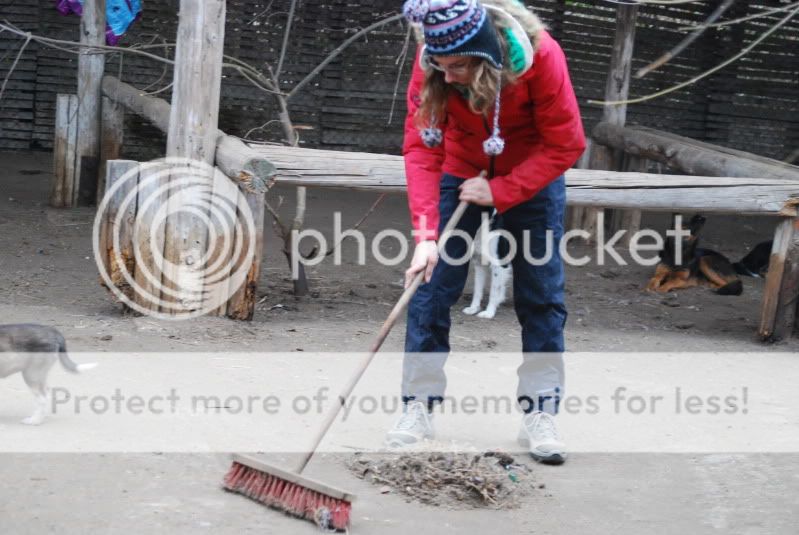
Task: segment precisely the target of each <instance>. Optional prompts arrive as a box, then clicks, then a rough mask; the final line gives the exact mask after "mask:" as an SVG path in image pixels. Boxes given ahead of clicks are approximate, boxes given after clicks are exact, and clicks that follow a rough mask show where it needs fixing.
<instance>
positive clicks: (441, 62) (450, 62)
mask: <svg viewBox="0 0 799 535" xmlns="http://www.w3.org/2000/svg"><path fill="white" fill-rule="evenodd" d="M430 63H431V64H432V66H433V68H434V69H437V70H439V71H442V72H443V73H444V80H445V81H446V82H447V83H448V84H461V85H468V84H469V81H470V80H471V79H472V70H473V69H474V65H475V58H472V57H469V56H436V57H435V58H433V59H432V60H431V61H430Z"/></svg>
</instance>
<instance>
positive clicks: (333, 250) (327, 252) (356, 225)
mask: <svg viewBox="0 0 799 535" xmlns="http://www.w3.org/2000/svg"><path fill="white" fill-rule="evenodd" d="M386 195H388V194H387V193H381V194H380V196H379V197H378V198H377V200H376V201H375V202H374V203H372V206H371V207H370V208H369V210H367V211H366V213H365V214H363V217H361V219H359V220H358V222H357V223H355V226H354V227H352V228H351V229H350V230H358V228H359V227H360V226H361V225H362V224H363V222H364V221H366V219H367V218H368V217H369V216H370V215H372V212H374V211H375V208H377V207H378V206H379V205H380V203H381V202H383V199H385V198H386ZM344 238H346V236H344V237H342V238H341V239H340V240H339V241H338V242H337V243H335V244H333V245H332V246H331V247H330V249H328V250H327V251H325V256H330V255H332V254H333V253H334V252H335V251H336V249H338V247H339V246H340V245H341V242H343V241H344Z"/></svg>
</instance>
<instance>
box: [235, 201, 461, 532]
mask: <svg viewBox="0 0 799 535" xmlns="http://www.w3.org/2000/svg"><path fill="white" fill-rule="evenodd" d="M467 206H468V203H466V202H464V201H461V202H460V204H458V206H457V208H455V211H454V212H453V214H452V217H450V219H449V221H448V222H447V225H446V226H445V227H444V230H443V231H442V233H441V236H442V239H441V241H440V242H439V245H438V249H439V251H441V250H442V249H443V247H444V243H446V241H447V238H448V237H449V234H450V233H451V232H452V230H453V229H454V228H455V226H456V225H457V224H458V222H459V221H460V219H461V217H462V216H463V213H464V211H465V210H466V207H467ZM423 279H424V271H420V272H419V273H418V274H417V275H416V276H415V277H414V279H413V282H411V285H410V286H408V288H406V289H405V291H404V292H403V293H402V296H400V298H399V300H398V301H397V304H396V305H394V308H393V309H392V310H391V313H390V314H389V315H388V318H386V321H385V322H384V323H383V326H382V327H381V328H380V332H379V333H378V334H377V338H376V339H375V342H374V344H372V348H371V350H370V352H369V354H368V355H367V356H366V357H365V358H364V359H363V361H362V362H361V363H360V364H359V366H358V368H357V369H356V371H355V373H354V374H353V375H352V377H350V380H349V382H348V383H347V385H346V386H345V387H344V388H343V389H342V391H341V393H340V394H339V396H338V401H339V403H334V404H333V406H332V407H331V409H330V410H329V411H328V413H327V415H326V417H325V421H324V423H323V424H322V427H321V428H320V429H319V431H318V432H317V434H316V437H315V438H314V441H313V445H312V447H311V449H310V450H309V451H308V452H307V453H305V454H304V456H303V458H302V459H301V461H300V462H299V464H298V465H297V467H296V468H295V470H294V471H292V472H289V471H286V470H284V469H282V468H278V467H276V466H273V465H270V464H267V463H264V462H263V461H261V460H259V459H257V458H254V457H251V456H248V455H242V454H234V455H233V465H232V466H231V467H230V471H229V472H228V473H227V475H226V476H225V481H224V483H223V487H224V488H225V489H226V490H229V491H231V492H237V493H239V494H243V495H244V496H247V497H248V498H252V499H253V500H255V501H257V502H259V503H262V504H264V505H267V506H269V507H273V508H275V509H280V510H282V511H285V512H286V513H288V514H290V515H293V516H297V517H299V518H305V519H307V520H311V521H312V522H315V523H316V524H317V525H319V526H320V527H321V528H324V529H335V530H342V531H343V530H346V529H347V527H348V526H349V523H350V512H351V510H352V502H353V501H354V500H355V495H354V494H351V493H348V492H346V491H344V490H341V489H337V488H335V487H331V486H329V485H327V484H325V483H322V482H321V481H317V480H314V479H310V478H308V477H305V476H302V475H301V474H302V471H303V470H305V467H306V466H307V465H308V463H309V462H310V460H311V457H313V455H314V453H315V452H316V448H318V447H319V444H320V443H321V442H322V439H323V438H324V437H325V435H326V434H327V432H328V430H329V429H330V427H331V426H332V425H333V422H334V421H335V420H336V417H337V416H338V413H339V411H340V410H341V407H343V406H344V403H345V402H346V400H347V398H349V397H350V395H351V394H352V391H353V390H354V389H355V386H356V385H357V384H358V381H359V380H360V379H361V376H363V374H364V372H365V371H366V368H367V367H368V366H369V364H370V363H371V362H372V359H373V358H374V357H375V355H376V354H377V352H378V350H379V349H380V346H382V345H383V342H384V341H385V339H386V337H387V336H388V333H389V332H391V328H392V327H393V326H394V323H396V321H397V318H398V317H399V315H400V314H401V313H402V311H403V310H404V309H405V307H406V306H407V304H408V301H410V299H411V297H412V296H413V294H414V293H415V292H416V289H417V288H418V287H419V285H420V284H421V283H422V280H423Z"/></svg>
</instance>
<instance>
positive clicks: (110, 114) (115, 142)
mask: <svg viewBox="0 0 799 535" xmlns="http://www.w3.org/2000/svg"><path fill="white" fill-rule="evenodd" d="M102 98H103V109H102V115H101V121H100V180H99V181H98V184H97V198H98V199H100V198H102V196H103V195H105V181H106V176H107V175H108V171H107V169H106V165H107V162H109V161H110V160H118V159H119V157H120V155H121V154H122V139H123V137H124V129H125V109H124V108H123V107H122V105H120V104H119V103H115V102H112V101H111V99H110V98H108V97H102Z"/></svg>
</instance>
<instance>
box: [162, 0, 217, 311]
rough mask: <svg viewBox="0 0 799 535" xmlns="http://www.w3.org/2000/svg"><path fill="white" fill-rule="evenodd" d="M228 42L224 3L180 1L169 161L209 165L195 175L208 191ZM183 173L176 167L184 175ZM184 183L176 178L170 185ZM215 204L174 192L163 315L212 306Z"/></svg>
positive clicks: (194, 190)
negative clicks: (210, 251) (209, 285)
mask: <svg viewBox="0 0 799 535" xmlns="http://www.w3.org/2000/svg"><path fill="white" fill-rule="evenodd" d="M224 36H225V0H206V1H205V2H197V1H196V0H181V2H180V18H179V21H178V34H177V46H176V49H175V74H174V87H173V90H172V105H171V109H170V112H171V113H170V116H169V131H168V132H167V142H166V155H167V158H184V159H188V160H191V161H200V162H204V163H205V164H208V166H209V167H208V173H202V171H201V170H197V171H196V172H197V173H200V174H201V175H200V176H199V177H198V178H200V180H201V181H206V180H209V182H208V185H209V186H210V185H212V184H213V171H212V169H213V167H212V166H213V163H214V157H215V155H216V142H217V137H218V134H217V131H218V128H217V126H218V123H219V97H220V94H221V87H222V55H223V46H224V41H225V39H224ZM182 167H183V166H182V165H181V166H176V168H181V169H180V170H179V171H178V172H179V173H182ZM205 175H208V176H205ZM181 178H182V177H181V176H180V175H173V176H171V177H170V181H171V182H172V181H175V180H179V179H181ZM210 203H211V199H210V198H209V196H207V195H204V194H203V191H202V189H201V188H200V187H196V186H194V187H175V188H170V191H169V198H168V200H167V220H166V230H165V233H164V237H165V243H164V260H165V264H164V273H163V278H162V281H161V282H162V286H163V292H162V295H161V301H162V305H161V311H162V312H164V313H166V314H171V315H175V316H179V315H186V314H187V313H188V314H192V313H197V312H198V311H201V310H203V308H204V306H205V305H206V304H207V303H206V302H205V300H204V294H203V285H204V278H205V275H206V273H205V270H206V268H207V266H206V265H205V264H204V263H203V262H204V258H205V254H206V249H207V247H208V245H209V244H208V228H207V221H208V216H209V213H210V210H211V204H210ZM170 290H171V291H170Z"/></svg>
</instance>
